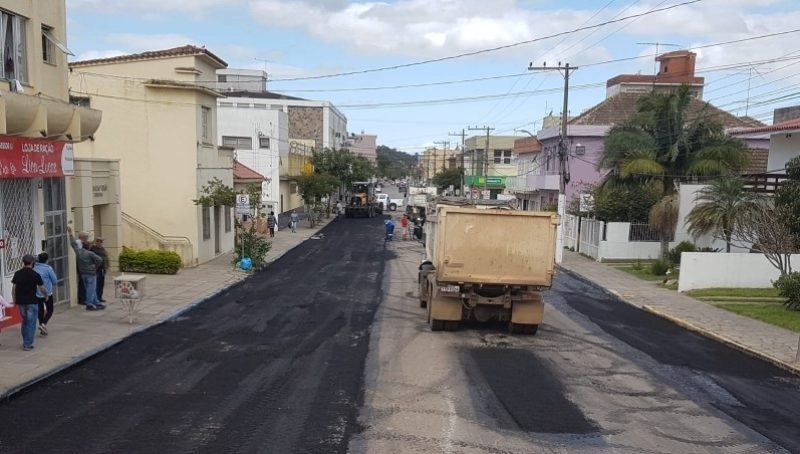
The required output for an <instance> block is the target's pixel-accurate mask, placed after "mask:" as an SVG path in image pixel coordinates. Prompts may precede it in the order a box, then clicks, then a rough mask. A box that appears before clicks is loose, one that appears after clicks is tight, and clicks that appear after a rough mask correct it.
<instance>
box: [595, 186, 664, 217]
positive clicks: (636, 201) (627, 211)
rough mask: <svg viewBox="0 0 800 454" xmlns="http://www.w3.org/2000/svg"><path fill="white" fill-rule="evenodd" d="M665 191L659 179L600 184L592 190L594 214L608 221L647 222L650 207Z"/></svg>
mask: <svg viewBox="0 0 800 454" xmlns="http://www.w3.org/2000/svg"><path fill="white" fill-rule="evenodd" d="M663 192H664V191H663V189H662V187H661V184H660V183H659V182H657V181H652V182H644V183H642V184H636V185H605V186H599V187H597V188H596V189H595V190H594V191H592V193H593V194H594V215H595V216H596V217H597V218H599V219H602V220H604V221H606V222H647V219H648V216H649V213H650V208H651V207H652V206H653V205H655V204H656V202H658V201H659V199H660V198H661V195H662V194H663Z"/></svg>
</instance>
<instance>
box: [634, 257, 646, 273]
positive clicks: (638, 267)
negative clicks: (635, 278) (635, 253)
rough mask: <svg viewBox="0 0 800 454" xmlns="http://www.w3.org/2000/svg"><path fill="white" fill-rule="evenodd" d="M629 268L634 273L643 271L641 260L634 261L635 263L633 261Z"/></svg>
mask: <svg viewBox="0 0 800 454" xmlns="http://www.w3.org/2000/svg"><path fill="white" fill-rule="evenodd" d="M631 268H632V269H633V270H634V271H641V270H643V269H644V265H642V261H641V259H636V261H635V262H633V265H631Z"/></svg>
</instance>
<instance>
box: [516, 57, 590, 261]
mask: <svg viewBox="0 0 800 454" xmlns="http://www.w3.org/2000/svg"><path fill="white" fill-rule="evenodd" d="M577 69H578V67H577V66H573V67H570V66H569V63H566V64H565V65H564V66H561V62H558V66H555V67H553V66H551V67H548V66H547V64H544V65H542V66H533V64H532V63H531V64H530V65H529V66H528V70H529V71H558V72H559V73H561V75H562V76H564V107H563V110H562V112H561V139H560V141H559V147H558V162H559V170H558V173H559V176H558V216H559V219H560V220H559V223H558V229H557V232H556V263H561V261H562V260H563V258H564V216H565V215H566V206H567V183H568V182H569V175H568V174H567V172H568V171H569V169H568V166H567V157H568V155H569V149H568V146H567V122H568V121H569V76H570V75H571V73H572V72H573V71H576V70H577Z"/></svg>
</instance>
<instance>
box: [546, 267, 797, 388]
mask: <svg viewBox="0 0 800 454" xmlns="http://www.w3.org/2000/svg"><path fill="white" fill-rule="evenodd" d="M557 267H558V269H559V270H561V271H564V272H565V273H567V274H569V275H570V276H572V277H574V278H576V279H578V280H579V281H582V282H584V283H587V284H591V285H593V286H595V287H597V288H599V289H600V290H601V291H603V293H605V294H607V295H609V296H610V297H612V298H615V299H617V300H619V301H621V302H623V303H625V304H628V305H631V306H633V307H637V308H640V309H642V310H645V311H647V312H649V313H651V314H653V315H655V316H657V317H660V318H663V319H664V320H667V321H669V322H672V323H674V324H676V325H678V326H680V327H682V328H684V329H686V330H689V331H692V332H693V333H696V334H699V335H701V336H703V337H706V338H708V339H711V340H713V341H716V342H720V343H722V344H725V345H727V346H728V347H731V348H734V349H736V350H739V351H740V352H742V353H746V354H748V355H750V356H754V357H756V358H758V359H760V360H762V361H766V362H768V363H770V364H772V365H774V366H775V367H778V368H779V369H782V370H785V371H787V372H790V373H792V374H795V375H798V376H800V365H793V364H791V363H787V362H785V361H783V360H780V359H778V358H775V357H773V356H771V355H768V354H766V353H763V352H760V351H758V350H756V349H754V348H751V347H748V346H746V345H744V344H742V343H739V342H737V341H734V340H732V339H729V338H727V337H725V336H722V335H719V334H716V333H714V332H712V331H709V330H707V329H705V328H701V327H699V326H697V325H694V324H692V323H691V322H687V321H686V320H683V319H681V318H679V317H675V316H673V315H669V314H666V313H664V312H661V311H659V310H658V309H655V308H653V307H652V306H648V305H646V304H636V303H632V302H630V301H628V300H626V299H625V298H624V297H623V296H622V295H620V294H619V293H618V292H615V291H614V290H611V289H608V288H606V287H604V286H602V285H600V284H598V283H597V282H594V281H592V280H591V279H589V278H587V277H585V276H583V275H581V274H579V273H577V272H575V271H573V270H570V269H567V268H564V267H562V266H560V265H557ZM698 302H699V303H702V304H707V303H705V302H703V301H699V300H698Z"/></svg>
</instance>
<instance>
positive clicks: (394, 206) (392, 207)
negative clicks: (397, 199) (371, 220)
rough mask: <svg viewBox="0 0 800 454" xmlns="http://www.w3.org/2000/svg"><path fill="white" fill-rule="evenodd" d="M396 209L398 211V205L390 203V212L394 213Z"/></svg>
mask: <svg viewBox="0 0 800 454" xmlns="http://www.w3.org/2000/svg"><path fill="white" fill-rule="evenodd" d="M396 209H397V204H396V203H390V204H389V211H394V210H396Z"/></svg>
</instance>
